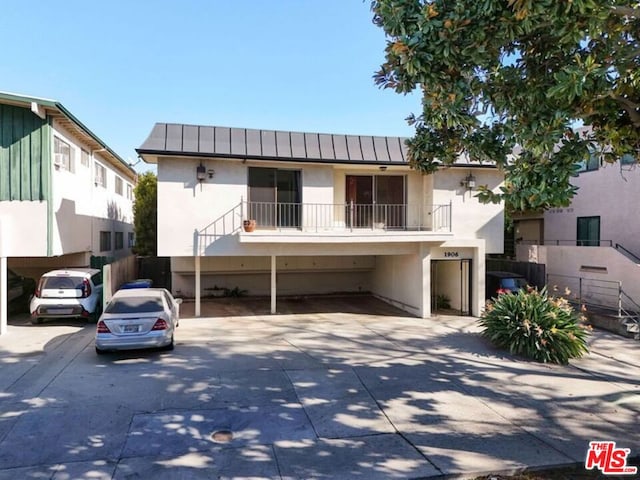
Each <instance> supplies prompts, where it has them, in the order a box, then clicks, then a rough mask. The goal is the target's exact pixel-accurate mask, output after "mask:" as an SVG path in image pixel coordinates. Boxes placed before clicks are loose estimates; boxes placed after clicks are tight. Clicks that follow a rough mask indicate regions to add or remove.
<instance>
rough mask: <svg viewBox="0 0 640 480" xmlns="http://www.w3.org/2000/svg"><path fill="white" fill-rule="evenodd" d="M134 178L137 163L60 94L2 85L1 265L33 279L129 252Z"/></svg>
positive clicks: (2, 304) (1, 303)
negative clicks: (52, 96) (39, 94)
mask: <svg viewBox="0 0 640 480" xmlns="http://www.w3.org/2000/svg"><path fill="white" fill-rule="evenodd" d="M135 181H136V174H135V171H134V170H133V169H132V168H131V167H130V166H129V165H128V164H127V163H126V162H125V161H124V160H123V159H122V158H121V157H120V156H118V155H117V154H116V153H115V152H114V151H113V150H111V148H109V147H108V146H107V145H106V144H105V143H104V142H103V141H102V140H100V139H99V138H98V137H97V136H96V135H95V134H94V133H93V132H91V131H90V130H89V129H88V128H87V127H86V126H85V125H83V124H82V123H81V122H80V121H79V120H78V119H77V118H76V117H75V116H73V115H72V114H71V112H69V111H68V110H67V109H66V108H65V107H64V106H63V105H62V104H60V103H59V102H56V101H54V100H46V99H42V98H35V97H27V96H23V95H15V94H10V93H0V260H1V264H0V272H6V269H7V267H9V268H11V269H13V270H15V271H16V272H18V273H19V274H21V275H24V276H29V277H32V278H34V279H37V278H38V277H39V276H40V275H41V274H42V273H44V272H45V271H47V270H51V269H54V268H61V267H74V266H89V264H90V261H91V257H92V256H100V257H112V258H120V257H123V256H126V255H129V254H130V253H131V246H132V244H133V241H134V238H133V211H132V205H133V188H134V185H135ZM4 275H5V273H2V278H0V293H2V292H3V288H2V287H3V286H4V284H5V283H6V281H5V282H3V281H2V280H3V279H4V278H5V277H4ZM4 298H6V297H0V310H2V312H4V315H5V317H4V319H5V320H6V301H4Z"/></svg>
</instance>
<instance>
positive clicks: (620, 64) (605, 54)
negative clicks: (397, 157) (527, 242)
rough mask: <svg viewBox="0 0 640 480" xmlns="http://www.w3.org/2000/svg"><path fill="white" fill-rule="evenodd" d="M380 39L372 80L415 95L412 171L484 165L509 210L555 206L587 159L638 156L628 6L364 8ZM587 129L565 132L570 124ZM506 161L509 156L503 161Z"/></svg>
mask: <svg viewBox="0 0 640 480" xmlns="http://www.w3.org/2000/svg"><path fill="white" fill-rule="evenodd" d="M371 8H372V11H373V13H374V22H375V23H376V24H377V25H379V26H380V27H381V28H383V29H384V32H385V33H386V35H387V47H386V50H385V57H386V61H385V62H384V63H383V64H382V66H381V68H380V70H379V71H378V72H376V74H375V76H374V79H375V81H376V83H377V84H378V85H379V86H381V87H385V88H391V89H394V90H395V91H396V92H398V93H409V92H413V91H415V90H418V91H420V92H421V95H422V111H421V112H419V114H412V115H410V116H409V117H408V119H407V120H408V121H409V123H410V124H412V125H414V126H415V136H414V137H413V138H412V139H410V141H409V144H408V146H409V158H410V161H411V163H412V165H413V167H414V168H416V169H418V170H421V171H423V172H425V173H431V172H433V171H434V170H435V169H436V168H437V167H438V165H441V164H444V165H447V164H451V163H453V162H454V161H455V160H456V158H458V156H459V155H460V154H463V153H464V154H467V155H468V156H469V158H470V159H471V160H473V161H482V162H484V161H495V162H496V163H497V166H498V167H499V168H501V169H503V170H504V172H505V178H506V180H505V184H504V187H503V188H502V191H501V192H500V193H498V194H494V193H492V192H490V191H488V190H487V189H484V188H480V192H479V194H478V197H479V198H480V200H482V201H485V202H490V201H500V200H506V201H507V204H508V205H510V206H511V207H512V208H513V209H514V210H523V211H524V210H540V209H546V208H550V207H552V206H566V205H568V204H569V202H570V201H571V198H572V197H573V195H574V194H575V192H576V188H574V187H572V186H571V185H570V183H569V180H570V178H571V176H572V175H575V173H576V171H577V168H576V164H577V163H578V162H580V161H582V160H586V159H587V158H588V157H589V156H590V155H598V156H600V158H602V159H603V160H604V161H607V162H615V161H616V160H618V159H620V157H622V156H623V155H631V156H632V157H633V158H635V160H636V161H638V159H639V156H640V2H637V1H634V0H456V1H450V0H374V1H372V3H371ZM581 125H584V126H585V127H590V128H587V129H585V130H586V133H585V134H581V135H576V134H575V133H574V130H575V127H576V126H581ZM513 152H517V155H516V156H515V158H514V157H513V155H512V153H513Z"/></svg>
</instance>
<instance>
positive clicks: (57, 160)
mask: <svg viewBox="0 0 640 480" xmlns="http://www.w3.org/2000/svg"><path fill="white" fill-rule="evenodd" d="M53 164H54V165H55V166H56V167H62V166H63V165H64V155H63V154H62V153H56V154H54V155H53Z"/></svg>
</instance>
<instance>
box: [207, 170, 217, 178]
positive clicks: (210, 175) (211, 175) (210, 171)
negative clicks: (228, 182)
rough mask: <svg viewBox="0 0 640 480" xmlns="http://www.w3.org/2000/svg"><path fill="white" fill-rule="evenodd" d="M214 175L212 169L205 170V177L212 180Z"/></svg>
mask: <svg viewBox="0 0 640 480" xmlns="http://www.w3.org/2000/svg"><path fill="white" fill-rule="evenodd" d="M215 173H216V171H215V170H214V169H213V168H210V169H209V170H207V175H209V178H213V176H214V175H215Z"/></svg>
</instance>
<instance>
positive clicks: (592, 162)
mask: <svg viewBox="0 0 640 480" xmlns="http://www.w3.org/2000/svg"><path fill="white" fill-rule="evenodd" d="M578 166H579V167H580V169H579V170H578V173H582V172H592V171H594V170H598V168H600V155H599V154H598V153H597V152H591V154H590V155H589V160H582V161H581V162H578Z"/></svg>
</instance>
